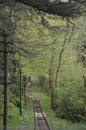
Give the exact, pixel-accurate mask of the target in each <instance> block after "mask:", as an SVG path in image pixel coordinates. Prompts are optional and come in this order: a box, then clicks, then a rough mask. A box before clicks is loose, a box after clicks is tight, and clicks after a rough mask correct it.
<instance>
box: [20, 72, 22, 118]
mask: <svg viewBox="0 0 86 130" xmlns="http://www.w3.org/2000/svg"><path fill="white" fill-rule="evenodd" d="M21 115H22V72H21V70H20V116H21Z"/></svg>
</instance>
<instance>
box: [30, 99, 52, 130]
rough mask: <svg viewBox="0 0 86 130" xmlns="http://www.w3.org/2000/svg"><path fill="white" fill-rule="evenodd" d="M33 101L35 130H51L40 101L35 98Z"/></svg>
mask: <svg viewBox="0 0 86 130" xmlns="http://www.w3.org/2000/svg"><path fill="white" fill-rule="evenodd" d="M32 101H33V108H34V130H51V129H50V126H49V124H48V122H47V120H46V117H45V114H44V113H43V111H42V109H41V106H40V100H39V99H37V98H33V99H32Z"/></svg>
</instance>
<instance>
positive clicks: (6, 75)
mask: <svg viewBox="0 0 86 130" xmlns="http://www.w3.org/2000/svg"><path fill="white" fill-rule="evenodd" d="M7 47H8V43H7V35H4V119H3V130H8V64H7V55H8V52H7V51H8V50H7Z"/></svg>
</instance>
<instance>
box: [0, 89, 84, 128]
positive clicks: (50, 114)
mask: <svg viewBox="0 0 86 130" xmlns="http://www.w3.org/2000/svg"><path fill="white" fill-rule="evenodd" d="M33 95H34V96H37V95H38V89H36V88H35V89H33ZM23 104H24V103H23ZM41 106H42V109H43V111H44V113H45V114H46V118H47V121H48V123H49V125H50V127H51V128H52V129H51V130H86V124H84V123H77V124H76V123H72V122H70V121H68V120H63V119H59V118H57V117H56V113H55V111H53V110H52V109H51V107H50V97H49V95H48V94H47V93H46V92H45V91H42V99H41ZM9 115H10V116H9V129H8V130H19V129H20V128H23V129H24V128H28V130H34V114H33V104H32V101H31V100H29V102H28V104H27V106H24V105H23V115H22V116H19V108H18V107H15V106H14V105H13V103H9ZM2 121H3V118H2V116H0V126H2ZM0 130H2V127H1V128H0Z"/></svg>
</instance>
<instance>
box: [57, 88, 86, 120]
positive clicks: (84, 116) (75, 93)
mask: <svg viewBox="0 0 86 130" xmlns="http://www.w3.org/2000/svg"><path fill="white" fill-rule="evenodd" d="M84 90H85V89H83V87H69V88H63V89H59V90H58V93H59V94H58V96H57V100H56V106H57V108H56V115H57V116H58V117H60V118H66V119H68V120H71V121H73V122H81V121H82V122H84V121H86V102H85V100H86V97H85V91H84Z"/></svg>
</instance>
